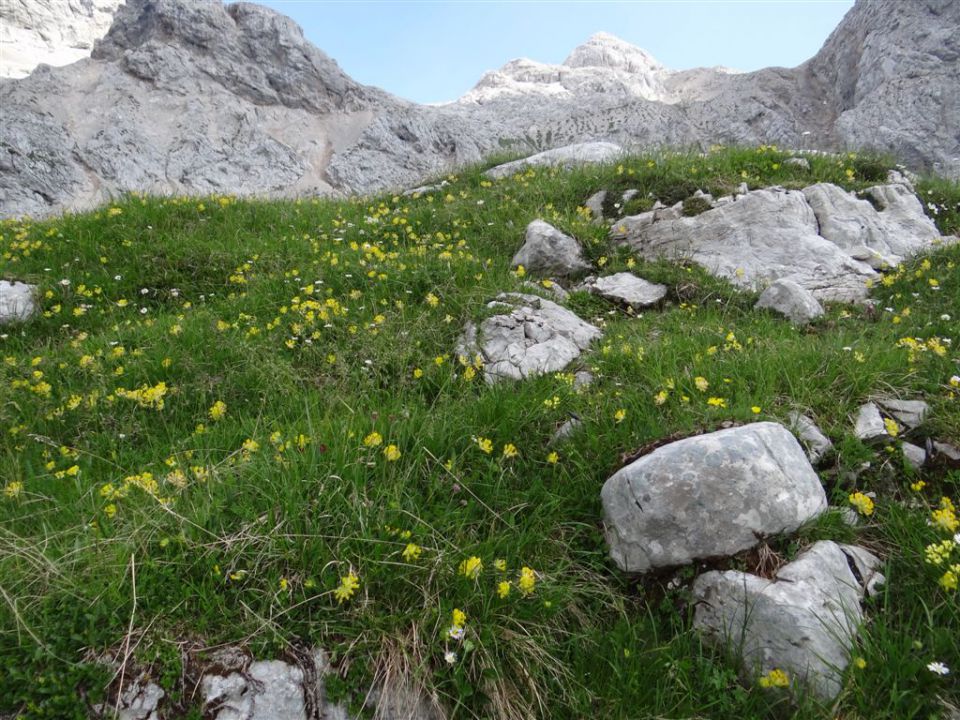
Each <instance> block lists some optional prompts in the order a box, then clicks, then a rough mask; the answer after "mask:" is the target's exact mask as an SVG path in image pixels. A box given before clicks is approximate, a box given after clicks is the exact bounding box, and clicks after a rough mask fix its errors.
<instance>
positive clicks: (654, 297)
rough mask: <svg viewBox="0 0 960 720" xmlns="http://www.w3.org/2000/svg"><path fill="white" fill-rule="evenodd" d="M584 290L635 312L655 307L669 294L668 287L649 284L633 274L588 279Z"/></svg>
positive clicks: (584, 283) (625, 273) (616, 274)
mask: <svg viewBox="0 0 960 720" xmlns="http://www.w3.org/2000/svg"><path fill="white" fill-rule="evenodd" d="M583 287H584V289H586V290H588V291H589V292H591V293H593V294H594V295H599V296H600V297H602V298H606V299H607V300H611V301H612V302H615V303H619V304H621V305H626V306H627V307H630V308H633V309H634V310H642V309H643V308H645V307H649V306H651V305H655V304H656V303H658V302H660V301H661V300H663V298H664V297H665V296H666V294H667V287H666V285H659V284H657V283H652V282H648V281H647V280H644V279H643V278H639V277H637V276H636V275H634V274H633V273H629V272H620V273H615V274H613V275H605V276H603V277H599V278H587V279H586V280H584V282H583Z"/></svg>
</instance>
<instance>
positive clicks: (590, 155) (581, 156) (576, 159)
mask: <svg viewBox="0 0 960 720" xmlns="http://www.w3.org/2000/svg"><path fill="white" fill-rule="evenodd" d="M623 154H624V150H623V148H622V147H620V146H619V145H616V144H614V143H609V142H585V143H577V144H575V145H565V146H563V147H559V148H554V149H553V150H545V151H544V152H540V153H537V154H535V155H531V156H530V157H525V158H522V159H520V160H514V161H513V162H508V163H504V164H503V165H497V166H496V167H493V168H490V169H489V170H487V171H486V172H485V173H484V175H486V176H487V177H488V178H490V179H491V180H499V179H500V178H505V177H510V176H511V175H513V174H514V173H518V172H522V171H524V170H526V169H527V168H528V167H563V168H571V167H576V166H578V165H589V164H591V163H605V162H613V161H614V160H616V159H617V158H619V157H621V156H622V155H623Z"/></svg>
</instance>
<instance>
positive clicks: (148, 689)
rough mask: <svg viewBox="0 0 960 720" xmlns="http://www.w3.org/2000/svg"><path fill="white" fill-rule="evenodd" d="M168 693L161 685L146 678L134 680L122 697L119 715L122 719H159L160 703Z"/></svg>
mask: <svg viewBox="0 0 960 720" xmlns="http://www.w3.org/2000/svg"><path fill="white" fill-rule="evenodd" d="M165 695H166V693H165V692H164V691H163V688H161V687H160V686H159V685H157V684H156V683H154V682H150V681H149V680H147V679H145V678H138V679H137V680H135V681H134V682H132V683H131V684H130V685H129V686H128V687H127V688H126V689H125V690H124V691H123V696H122V697H121V698H120V707H119V708H118V709H117V717H118V718H119V719H120V720H159V718H160V714H159V709H158V708H159V705H160V701H161V700H163V698H164V696H165Z"/></svg>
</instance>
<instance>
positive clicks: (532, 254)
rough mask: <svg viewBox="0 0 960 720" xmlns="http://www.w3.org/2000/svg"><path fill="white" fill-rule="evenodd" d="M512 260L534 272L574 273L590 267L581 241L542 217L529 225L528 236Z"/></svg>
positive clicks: (552, 273)
mask: <svg viewBox="0 0 960 720" xmlns="http://www.w3.org/2000/svg"><path fill="white" fill-rule="evenodd" d="M510 264H511V265H512V266H513V267H517V266H518V265H523V267H524V269H526V270H527V271H528V272H531V273H534V274H535V275H561V276H563V275H575V274H577V273H581V272H586V271H587V270H589V269H590V263H588V262H587V261H586V260H585V259H584V257H583V248H582V247H580V243H579V242H577V240H576V239H575V238H572V237H570V236H569V235H564V234H563V233H562V232H560V231H559V230H557V229H556V228H555V227H553V225H550V224H549V223H546V222H544V221H543V220H534V221H533V222H532V223H530V224H529V225H527V234H526V239H525V240H524V243H523V245H522V246H521V247H520V249H519V250H518V251H517V254H516V255H514V256H513V260H511V261H510Z"/></svg>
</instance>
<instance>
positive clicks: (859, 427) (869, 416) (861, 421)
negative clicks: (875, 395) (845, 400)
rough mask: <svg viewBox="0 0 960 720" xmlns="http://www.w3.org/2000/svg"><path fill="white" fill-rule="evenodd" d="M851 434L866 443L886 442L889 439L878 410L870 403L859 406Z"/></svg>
mask: <svg viewBox="0 0 960 720" xmlns="http://www.w3.org/2000/svg"><path fill="white" fill-rule="evenodd" d="M853 432H854V435H856V436H857V437H858V438H860V439H861V440H864V441H866V442H871V441H874V440H887V439H889V437H890V435H889V434H888V433H887V428H886V426H885V425H884V424H883V417H882V416H881V415H880V408H878V407H877V406H876V405H875V404H874V403H872V402H871V403H866V404H865V405H861V406H860V409H859V410H858V411H857V422H856V425H855V427H854V430H853Z"/></svg>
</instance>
